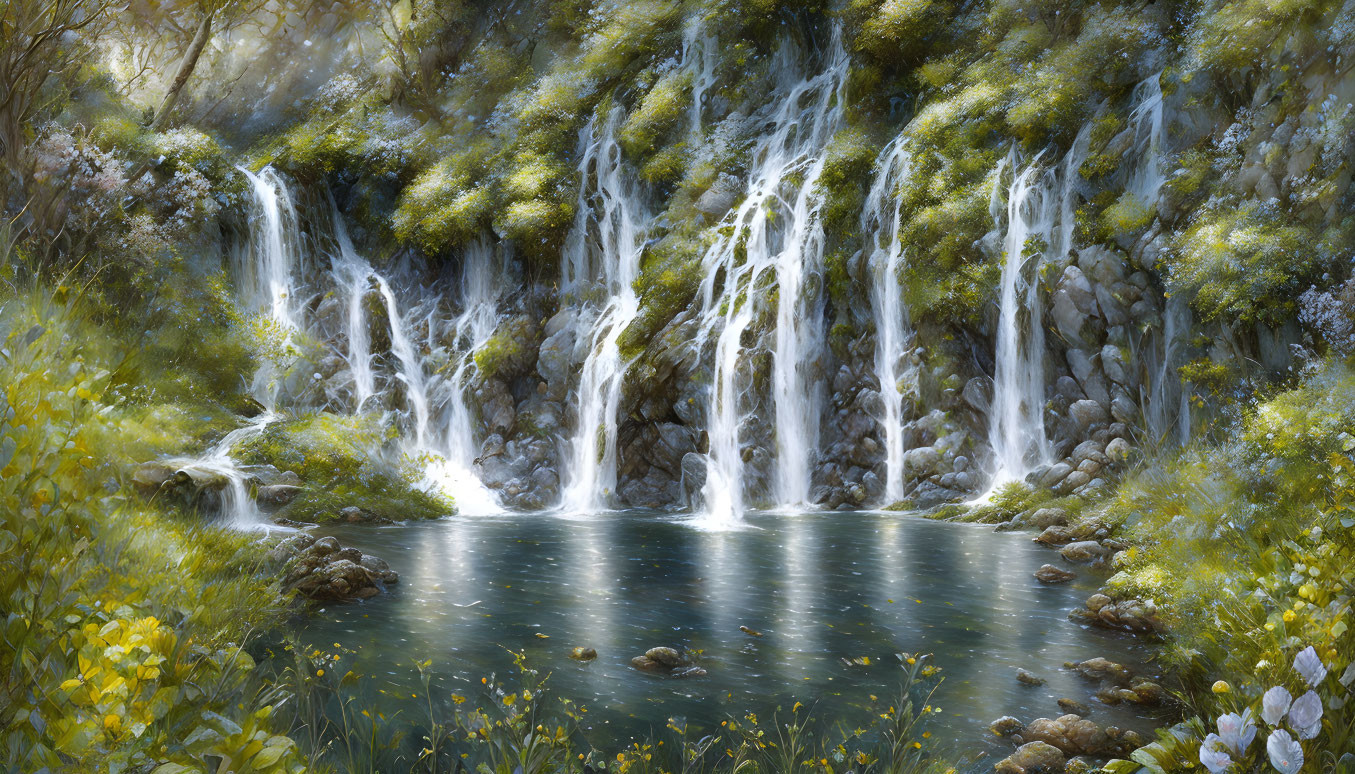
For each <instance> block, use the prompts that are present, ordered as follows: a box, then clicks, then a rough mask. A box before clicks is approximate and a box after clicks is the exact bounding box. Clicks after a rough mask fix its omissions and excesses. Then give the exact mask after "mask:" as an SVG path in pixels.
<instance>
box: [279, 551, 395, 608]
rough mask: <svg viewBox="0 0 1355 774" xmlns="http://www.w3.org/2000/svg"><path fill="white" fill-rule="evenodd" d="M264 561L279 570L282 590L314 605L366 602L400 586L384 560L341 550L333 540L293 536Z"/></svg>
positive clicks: (359, 552) (357, 552)
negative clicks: (386, 588)
mask: <svg viewBox="0 0 1355 774" xmlns="http://www.w3.org/2000/svg"><path fill="white" fill-rule="evenodd" d="M268 558H269V560H270V561H271V562H273V563H274V564H275V565H278V566H280V567H281V571H280V574H281V576H282V587H283V589H284V590H287V591H293V590H294V591H296V592H297V593H298V594H300V595H302V596H305V597H307V598H309V599H313V600H316V601H318V602H345V601H348V600H354V599H369V598H371V597H374V596H376V595H377V594H380V593H381V592H382V590H383V589H384V588H385V586H386V585H388V584H395V583H399V582H400V576H399V575H397V574H396V573H395V571H394V570H392V569H391V568H390V565H388V564H386V562H385V561H384V560H382V559H379V558H377V557H375V556H372V555H371V554H363V553H362V552H361V551H359V550H358V549H356V548H351V547H350V548H344V547H342V546H340V545H339V541H338V540H337V539H335V538H333V537H323V538H319V539H316V538H314V537H312V536H310V535H295V536H293V537H290V538H287V539H286V540H284V541H282V542H281V543H279V544H278V545H276V546H274V547H273V549H272V550H271V551H269V553H268Z"/></svg>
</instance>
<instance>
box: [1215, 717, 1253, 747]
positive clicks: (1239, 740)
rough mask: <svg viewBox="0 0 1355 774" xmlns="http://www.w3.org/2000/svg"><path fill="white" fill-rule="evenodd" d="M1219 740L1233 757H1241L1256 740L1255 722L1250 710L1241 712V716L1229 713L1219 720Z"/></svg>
mask: <svg viewBox="0 0 1355 774" xmlns="http://www.w3.org/2000/svg"><path fill="white" fill-rule="evenodd" d="M1219 738H1220V739H1222V740H1223V743H1224V744H1226V745H1228V749H1230V750H1232V751H1233V754H1234V755H1237V756H1239V757H1241V756H1242V755H1243V754H1244V753H1245V752H1246V751H1247V748H1248V747H1250V746H1251V741H1252V740H1253V739H1255V738H1256V721H1254V720H1252V717H1251V709H1250V708H1248V709H1245V710H1242V714H1241V715H1239V714H1237V713H1236V712H1230V713H1228V714H1227V715H1224V716H1223V717H1221V718H1219Z"/></svg>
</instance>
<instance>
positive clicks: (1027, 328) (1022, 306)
mask: <svg viewBox="0 0 1355 774" xmlns="http://www.w3.org/2000/svg"><path fill="white" fill-rule="evenodd" d="M1090 136H1091V125H1090V124H1087V125H1085V126H1084V127H1083V128H1082V130H1081V131H1079V132H1078V134H1077V138H1076V139H1075V140H1074V141H1073V145H1072V147H1071V148H1070V149H1069V151H1068V154H1067V155H1066V156H1065V157H1064V160H1063V163H1062V164H1061V165H1058V166H1057V167H1054V168H1049V169H1045V168H1044V167H1042V166H1041V164H1040V159H1041V158H1042V157H1043V156H1044V153H1043V152H1041V153H1039V154H1037V155H1036V156H1035V158H1034V159H1032V160H1031V162H1030V163H1029V164H1027V165H1026V166H1025V167H1024V168H1020V166H1019V159H1018V157H1017V153H1016V149H1015V148H1013V149H1012V151H1011V153H1009V154H1008V156H1007V158H1006V159H1005V160H1004V161H1003V162H1001V163H1000V164H999V165H998V171H997V175H996V179H997V183H996V184H995V185H996V186H1000V185H1001V180H1002V176H1003V175H1002V172H1003V169H1004V168H1006V167H1010V168H1011V170H1012V180H1011V184H1010V185H1009V186H1008V188H1007V196H1006V206H1005V207H1002V206H1000V202H1001V200H1000V199H999V198H998V196H997V190H999V189H998V188H995V189H994V197H993V204H992V206H991V208H990V209H991V211H992V214H993V216H994V219H995V221H996V222H997V225H998V227H999V228H1001V227H1002V226H1003V222H1002V221H1003V215H1004V214H1005V221H1006V232H1005V236H1004V238H1003V253H1004V256H1005V257H1004V259H1003V264H1002V279H1001V284H1000V286H999V289H998V327H997V346H996V350H995V354H994V360H995V369H994V370H995V374H994V379H993V401H992V405H991V406H990V407H989V412H988V421H989V425H988V442H989V444H990V445H991V446H992V449H993V457H994V467H993V475H992V480H991V481H990V487H989V488H990V491H991V490H992V489H995V488H997V487H998V486H1000V485H1002V484H1005V483H1007V482H1010V481H1021V480H1023V479H1024V478H1025V477H1026V474H1027V473H1029V472H1030V470H1031V469H1032V468H1033V467H1035V466H1037V465H1040V464H1043V463H1045V462H1048V459H1049V447H1048V439H1047V437H1046V435H1045V427H1044V403H1045V397H1044V390H1045V384H1044V381H1045V377H1044V370H1045V368H1044V352H1045V340H1044V321H1043V319H1042V318H1043V315H1042V310H1043V306H1044V302H1043V300H1042V299H1041V297H1040V269H1041V267H1042V266H1043V265H1044V264H1046V263H1049V262H1056V261H1062V260H1063V259H1065V258H1067V257H1068V255H1069V253H1070V251H1071V250H1072V246H1073V244H1072V243H1073V227H1074V225H1075V221H1074V201H1073V197H1074V196H1075V194H1076V186H1077V180H1078V178H1079V173H1078V170H1079V169H1080V168H1081V166H1082V162H1083V160H1084V159H1085V158H1086V153H1087V146H1088V142H1089V139H1090ZM1031 247H1034V248H1036V249H1037V252H1036V253H1035V254H1034V255H1029V256H1028V255H1026V251H1027V249H1029V248H1031Z"/></svg>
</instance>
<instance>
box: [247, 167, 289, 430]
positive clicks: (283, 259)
mask: <svg viewBox="0 0 1355 774" xmlns="http://www.w3.org/2000/svg"><path fill="white" fill-rule="evenodd" d="M238 169H239V170H240V171H241V172H242V173H244V175H245V177H246V178H247V179H248V180H249V183H250V192H251V194H252V196H251V197H250V213H249V230H250V239H249V242H248V244H247V245H246V246H245V248H244V249H243V250H237V251H236V259H235V260H236V267H235V269H236V282H237V286H238V287H239V288H240V289H241V291H242V292H241V296H242V301H243V302H244V304H245V306H246V307H248V308H250V309H253V310H254V311H256V312H257V313H258V314H260V315H263V318H264V319H265V320H266V321H267V326H266V327H265V331H266V332H268V333H269V334H271V335H274V336H276V337H278V338H279V339H280V341H278V342H277V344H278V345H279V346H278V349H279V350H280V351H285V350H286V349H287V347H288V345H290V344H291V343H292V340H293V336H294V334H295V333H296V332H297V331H298V330H299V329H300V328H301V324H300V322H299V320H298V319H297V317H296V310H295V309H294V307H293V304H292V301H293V297H294V296H295V294H296V288H295V286H294V285H293V274H294V273H295V270H296V269H297V268H298V267H297V265H296V264H297V262H298V258H299V256H300V253H301V231H300V220H299V218H298V217H297V213H296V205H295V204H294V203H293V200H292V194H291V191H289V190H288V189H287V184H286V183H285V182H284V181H283V179H282V177H281V176H280V175H279V174H278V173H277V171H276V170H274V169H273V168H272V167H264V168H263V169H262V170H260V171H259V173H258V174H257V175H256V174H254V173H253V172H250V171H249V170H248V169H245V168H244V167H238ZM275 361H276V358H274V357H265V358H263V361H262V363H261V365H260V367H259V370H258V371H256V372H255V374H254V378H253V380H252V383H251V392H252V393H253V395H254V397H255V399H256V400H258V401H259V402H260V403H261V404H263V405H264V406H267V407H268V408H269V409H270V410H271V409H273V408H275V407H276V405H277V402H278V397H279V395H280V393H281V392H282V387H283V385H282V380H283V378H284V373H283V368H282V365H281V364H280V363H278V362H275Z"/></svg>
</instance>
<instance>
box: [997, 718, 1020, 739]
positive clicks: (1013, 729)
mask: <svg viewBox="0 0 1355 774" xmlns="http://www.w3.org/2000/svg"><path fill="white" fill-rule="evenodd" d="M1025 727H1026V726H1025V724H1024V723H1022V722H1021V721H1019V720H1017V719H1016V718H1014V717H1012V716H1011V715H1003V716H1002V717H1000V718H998V719H997V720H994V721H993V722H992V723H989V724H988V730H989V731H991V732H992V733H993V735H994V736H1001V737H1004V738H1005V737H1008V736H1011V735H1012V734H1015V733H1017V732H1019V731H1020V730H1021V729H1023V728H1025Z"/></svg>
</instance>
